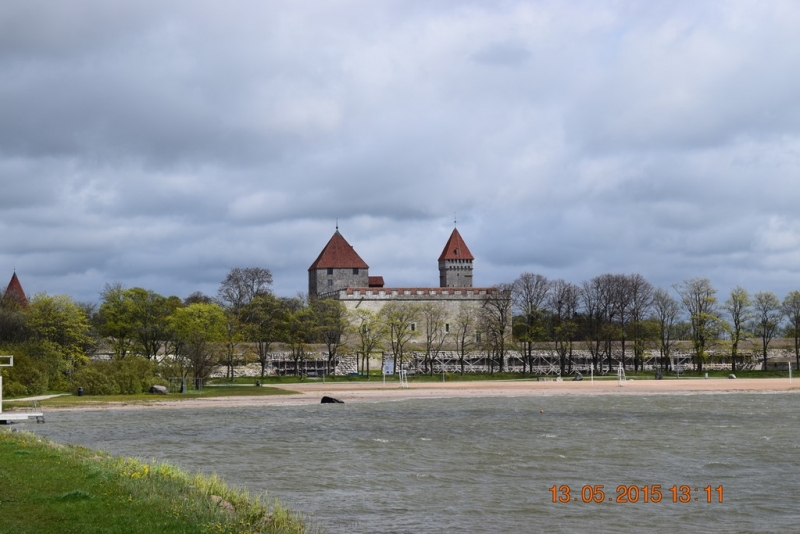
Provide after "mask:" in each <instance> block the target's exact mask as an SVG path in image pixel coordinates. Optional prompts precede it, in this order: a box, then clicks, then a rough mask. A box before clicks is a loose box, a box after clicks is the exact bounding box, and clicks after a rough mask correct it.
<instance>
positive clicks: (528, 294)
mask: <svg viewBox="0 0 800 534" xmlns="http://www.w3.org/2000/svg"><path fill="white" fill-rule="evenodd" d="M549 292H550V282H548V280H547V278H545V277H544V276H542V275H540V274H533V273H522V274H521V275H520V276H519V278H517V279H516V280H514V283H513V284H512V285H511V298H512V300H513V304H514V312H515V314H516V315H517V316H518V317H520V318H521V320H520V321H519V322H518V323H517V326H516V327H515V333H516V338H517V339H518V340H519V341H520V342H521V343H522V345H523V354H524V355H523V359H522V362H523V364H522V372H523V373H524V372H525V369H526V367H528V368H529V369H530V367H531V366H532V365H533V344H534V343H535V342H536V341H541V340H542V339H544V337H545V336H546V326H545V321H544V312H545V310H544V307H545V303H546V301H547V297H548V294H549Z"/></svg>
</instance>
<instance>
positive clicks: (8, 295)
mask: <svg viewBox="0 0 800 534" xmlns="http://www.w3.org/2000/svg"><path fill="white" fill-rule="evenodd" d="M3 298H5V299H13V300H15V301H16V302H17V303H18V304H19V305H20V306H22V307H23V308H26V307H27V306H28V297H27V296H26V295H25V290H23V289H22V284H21V283H20V281H19V278H18V277H17V271H14V274H13V275H11V281H10V282H9V283H8V287H6V292H5V293H4V297H3Z"/></svg>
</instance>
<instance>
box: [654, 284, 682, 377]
mask: <svg viewBox="0 0 800 534" xmlns="http://www.w3.org/2000/svg"><path fill="white" fill-rule="evenodd" d="M679 313H680V306H679V304H678V301H677V300H675V299H674V298H672V295H670V294H669V293H668V292H667V291H665V290H664V289H661V288H659V289H656V291H655V293H654V294H653V317H654V318H655V320H656V322H657V323H658V338H659V356H660V358H659V359H660V361H659V364H660V366H661V368H662V369H669V368H670V356H671V353H672V347H673V346H674V344H675V341H676V337H677V336H675V326H676V323H677V320H678V315H679Z"/></svg>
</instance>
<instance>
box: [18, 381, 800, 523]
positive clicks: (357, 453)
mask: <svg viewBox="0 0 800 534" xmlns="http://www.w3.org/2000/svg"><path fill="white" fill-rule="evenodd" d="M798 408H800V395H797V394H793V393H778V394H774V393H773V394H767V393H759V394H755V393H754V394H742V393H731V394H690V395H653V396H644V395H642V396H639V395H601V396H542V397H519V398H481V399H426V400H402V401H380V402H373V403H366V402H361V403H352V404H318V405H317V404H315V405H295V406H292V405H289V406H285V405H282V406H260V407H250V408H211V407H209V408H202V409H190V408H174V409H172V408H167V409H147V408H142V409H137V410H130V409H122V410H98V411H75V412H66V411H58V412H50V413H48V414H47V423H46V424H44V425H33V424H27V425H25V426H26V428H29V429H31V430H33V431H35V432H37V433H38V434H41V435H43V436H46V437H48V438H51V439H53V440H55V441H57V442H60V443H69V444H80V445H85V446H89V447H93V448H99V449H103V450H106V451H108V452H111V453H113V454H117V455H123V456H133V457H138V458H141V459H144V460H146V461H150V460H157V461H166V462H170V463H173V464H177V465H179V466H181V467H183V468H185V469H187V470H191V471H201V472H204V473H211V472H215V473H217V474H218V475H220V476H221V477H222V478H223V479H225V480H226V481H227V482H228V483H229V484H231V485H234V486H240V487H246V488H247V489H248V490H249V491H250V492H251V494H261V493H263V492H267V494H268V496H269V497H270V498H277V499H279V500H280V501H281V502H282V503H283V504H284V505H286V506H288V507H290V508H292V509H294V510H295V511H298V512H301V513H302V514H303V515H304V516H306V518H307V519H310V520H311V521H312V522H313V523H314V524H316V525H318V526H320V527H322V528H323V529H325V530H326V531H327V532H331V533H339V532H341V533H354V532H414V533H417V532H447V533H450V532H470V533H475V532H486V533H490V532H491V533H496V532H509V533H510V532H514V533H516V532H588V531H592V532H596V533H601V532H677V531H684V532H781V533H784V532H800V511H799V510H800V455H799V454H798V447H800V410H799V409H798ZM598 486H602V488H598ZM632 486H636V488H637V489H636V490H633V489H631V487H632ZM567 488H568V489H569V494H567ZM598 490H600V491H602V492H603V493H602V494H600V493H599V491H598ZM658 493H660V494H661V498H660V500H659V502H655V501H656V500H657V497H658ZM626 498H627V499H626ZM554 500H555V501H556V502H554ZM622 500H627V501H628V502H620V501H622ZM561 501H566V502H561ZM584 501H589V502H584ZM595 501H601V502H595ZM632 501H633V502H632ZM681 501H686V502H681ZM709 501H711V502H709ZM720 501H721V502H720Z"/></svg>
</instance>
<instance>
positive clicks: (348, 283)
mask: <svg viewBox="0 0 800 534" xmlns="http://www.w3.org/2000/svg"><path fill="white" fill-rule="evenodd" d="M474 259H475V258H474V256H473V255H472V253H471V252H470V251H469V248H468V247H467V244H466V243H465V242H464V239H463V238H462V237H461V234H460V233H459V232H458V229H454V230H453V232H452V233H451V234H450V238H449V239H448V240H447V243H445V246H444V249H443V250H442V253H441V254H440V255H439V287H385V284H384V280H383V277H382V276H370V274H369V265H367V263H366V262H365V261H364V260H363V259H361V256H359V255H358V253H357V252H356V251H355V249H354V248H353V247H352V246H351V245H350V243H348V242H347V240H346V239H345V238H344V237H343V236H342V234H340V233H339V229H338V228H337V229H336V232H335V233H334V234H333V237H331V239H330V240H329V241H328V244H327V245H325V247H324V248H323V249H322V252H320V254H319V256H317V259H316V260H314V263H312V264H311V267H309V268H308V295H309V298H312V299H314V298H334V299H337V300H339V301H341V302H342V303H343V304H344V305H345V307H346V308H348V309H350V310H354V309H368V310H370V311H372V312H376V313H377V312H378V311H380V309H381V308H382V307H383V306H384V305H385V304H388V303H389V302H414V303H419V304H422V303H441V305H443V306H444V307H445V308H446V309H447V313H448V315H449V316H451V317H455V316H456V314H457V313H458V311H459V308H460V307H462V306H476V307H477V306H479V305H480V303H481V302H482V301H483V300H484V299H485V298H486V295H489V294H492V293H494V292H496V291H497V290H496V289H495V288H492V287H473V285H472V271H473V261H474Z"/></svg>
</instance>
